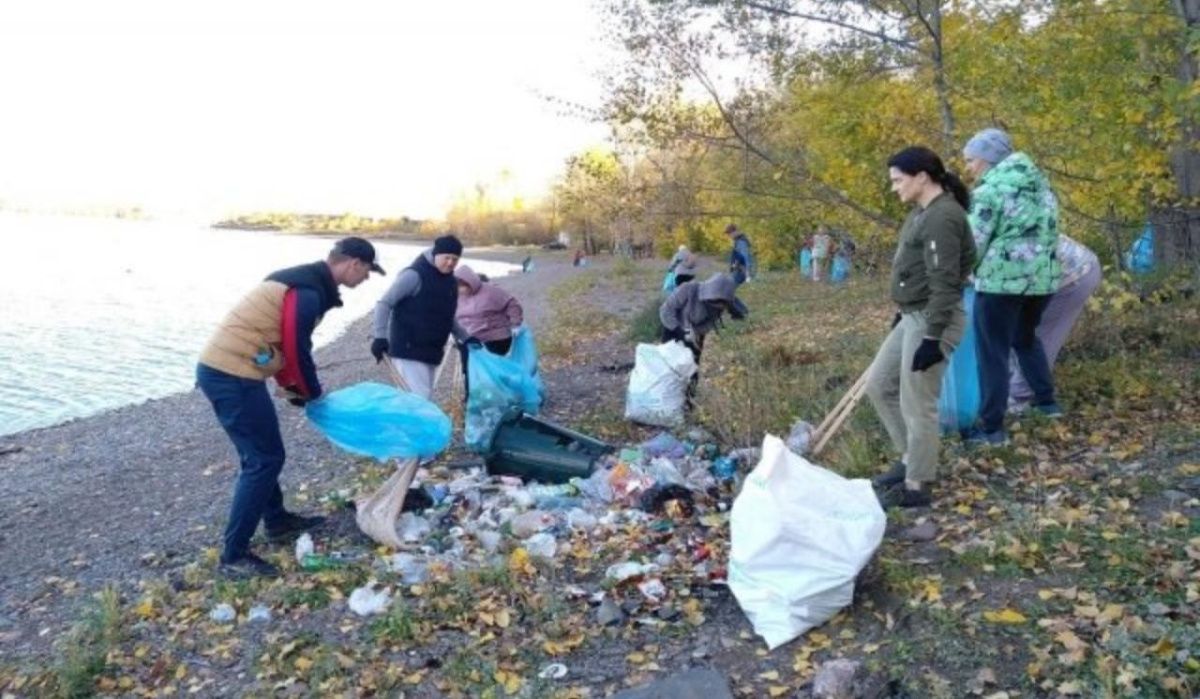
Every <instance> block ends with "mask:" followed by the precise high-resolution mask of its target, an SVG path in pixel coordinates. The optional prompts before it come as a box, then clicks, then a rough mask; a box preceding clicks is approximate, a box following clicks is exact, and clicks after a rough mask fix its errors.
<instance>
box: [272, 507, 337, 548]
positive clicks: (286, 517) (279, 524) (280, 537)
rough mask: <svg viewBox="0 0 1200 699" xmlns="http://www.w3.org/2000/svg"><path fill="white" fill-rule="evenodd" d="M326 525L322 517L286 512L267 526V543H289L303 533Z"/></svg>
mask: <svg viewBox="0 0 1200 699" xmlns="http://www.w3.org/2000/svg"><path fill="white" fill-rule="evenodd" d="M324 523H325V518H324V517H322V516H320V515H312V516H305V515H298V514H295V513H293V512H285V513H284V514H283V517H280V518H279V519H278V520H277V521H275V522H272V523H271V524H267V525H265V527H264V528H265V529H266V531H267V541H269V542H271V543H272V544H280V543H287V542H288V540H289V539H291V538H293V537H295V536H296V535H297V534H300V533H301V532H306V531H308V530H309V529H316V528H317V527H319V526H321V525H322V524H324Z"/></svg>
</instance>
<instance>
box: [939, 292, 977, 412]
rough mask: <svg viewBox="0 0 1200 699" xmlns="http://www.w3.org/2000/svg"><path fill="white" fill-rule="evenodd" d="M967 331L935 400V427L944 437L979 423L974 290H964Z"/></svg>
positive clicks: (955, 352) (953, 356)
mask: <svg viewBox="0 0 1200 699" xmlns="http://www.w3.org/2000/svg"><path fill="white" fill-rule="evenodd" d="M963 305H964V306H965V307H966V312H967V327H966V331H965V332H963V337H962V341H961V342H959V343H958V347H956V348H955V349H954V354H952V355H950V365H949V366H948V367H946V373H944V374H942V394H941V396H939V397H938V424H939V425H941V428H942V433H943V434H953V433H955V432H961V431H963V430H966V429H969V428H970V427H971V426H972V425H974V424H975V421H976V420H978V419H979V403H980V398H979V395H980V394H979V358H978V357H977V356H976V354H975V327H974V320H975V289H974V288H972V287H967V288H966V289H964V290H963Z"/></svg>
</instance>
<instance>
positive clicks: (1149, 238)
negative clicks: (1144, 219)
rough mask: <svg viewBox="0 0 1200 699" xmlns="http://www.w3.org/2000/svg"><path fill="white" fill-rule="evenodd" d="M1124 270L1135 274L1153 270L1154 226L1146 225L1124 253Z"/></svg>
mask: <svg viewBox="0 0 1200 699" xmlns="http://www.w3.org/2000/svg"><path fill="white" fill-rule="evenodd" d="M1125 268H1126V269H1128V270H1129V271H1130V272H1134V273H1135V274H1145V273H1146V272H1151V271H1153V270H1154V226H1151V225H1149V224H1147V225H1146V227H1145V228H1143V229H1142V234H1141V235H1140V236H1138V239H1137V240H1135V241H1133V245H1130V246H1129V250H1128V251H1127V252H1126V253H1125Z"/></svg>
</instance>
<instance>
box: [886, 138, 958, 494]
mask: <svg viewBox="0 0 1200 699" xmlns="http://www.w3.org/2000/svg"><path fill="white" fill-rule="evenodd" d="M887 164H888V176H889V178H890V179H891V182H892V191H893V192H895V193H896V196H898V197H899V198H900V201H901V202H902V203H905V204H911V205H912V211H911V212H909V214H908V218H906V219H905V220H904V224H903V225H902V226H901V228H900V236H899V241H898V242H897V246H896V247H897V250H896V256H895V259H894V260H893V264H892V289H891V295H892V300H893V301H894V302H895V303H896V305H897V306H898V307H899V312H897V313H896V317H895V318H894V319H893V320H892V330H891V332H890V333H888V336H887V338H885V339H884V341H883V345H882V346H881V347H880V348H879V351H878V352H877V353H876V355H875V359H874V361H872V362H871V366H870V367H869V368H868V369H867V397H868V398H870V400H871V404H872V405H873V406H875V412H876V413H878V414H879V419H880V421H881V422H882V423H883V426H884V428H885V429H886V430H887V433H888V436H889V437H891V439H892V445H893V446H894V447H895V448H896V451H897V452H898V453H899V454H900V461H898V462H897V463H896V464H895V465H894V466H893V467H892V468H891V470H889V471H888V472H887V473H884V474H881V475H879V476H876V477H875V478H874V479H873V480H872V484H873V485H874V486H875V487H876V488H877V492H878V493H879V500H880V502H881V503H882V504H883V505H884V506H885V507H925V506H928V505H930V504H931V503H932V495H931V492H930V489H931V486H932V484H933V482H934V481H935V480H937V477H938V449H939V447H940V446H941V434H940V431H939V428H938V409H937V403H938V397H939V396H940V395H941V389H942V374H943V372H945V370H946V365H947V364H948V362H947V361H946V358H947V357H949V356H950V354H951V353H952V352H953V351H954V348H955V347H956V346H957V345H958V343H959V341H960V340H961V339H962V336H963V331H964V329H965V327H964V326H965V325H966V312H965V311H964V309H963V304H962V292H963V287H964V286H965V285H966V283H967V276H968V275H970V273H971V266H972V265H973V264H974V262H975V241H974V239H973V238H972V237H971V227H970V225H969V224H968V223H967V213H966V208H967V206H968V203H969V196H968V195H967V188H966V185H964V184H963V183H962V180H960V179H959V178H958V177H957V176H955V175H954V174H953V173H951V172H949V171H947V170H946V166H945V165H943V164H942V160H941V158H939V157H938V156H937V154H936V153H934V152H933V151H931V150H929V149H928V148H924V147H920V146H914V147H909V148H905V149H904V150H902V151H900V152H898V153H896V154H895V155H893V156H892V157H891V158H889V159H888V162H887Z"/></svg>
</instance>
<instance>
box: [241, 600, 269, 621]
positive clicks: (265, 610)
mask: <svg viewBox="0 0 1200 699" xmlns="http://www.w3.org/2000/svg"><path fill="white" fill-rule="evenodd" d="M246 619H247V620H249V621H270V620H271V608H270V607H268V606H266V605H263V604H256V605H254V606H253V607H251V608H250V611H249V612H247V614H246Z"/></svg>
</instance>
